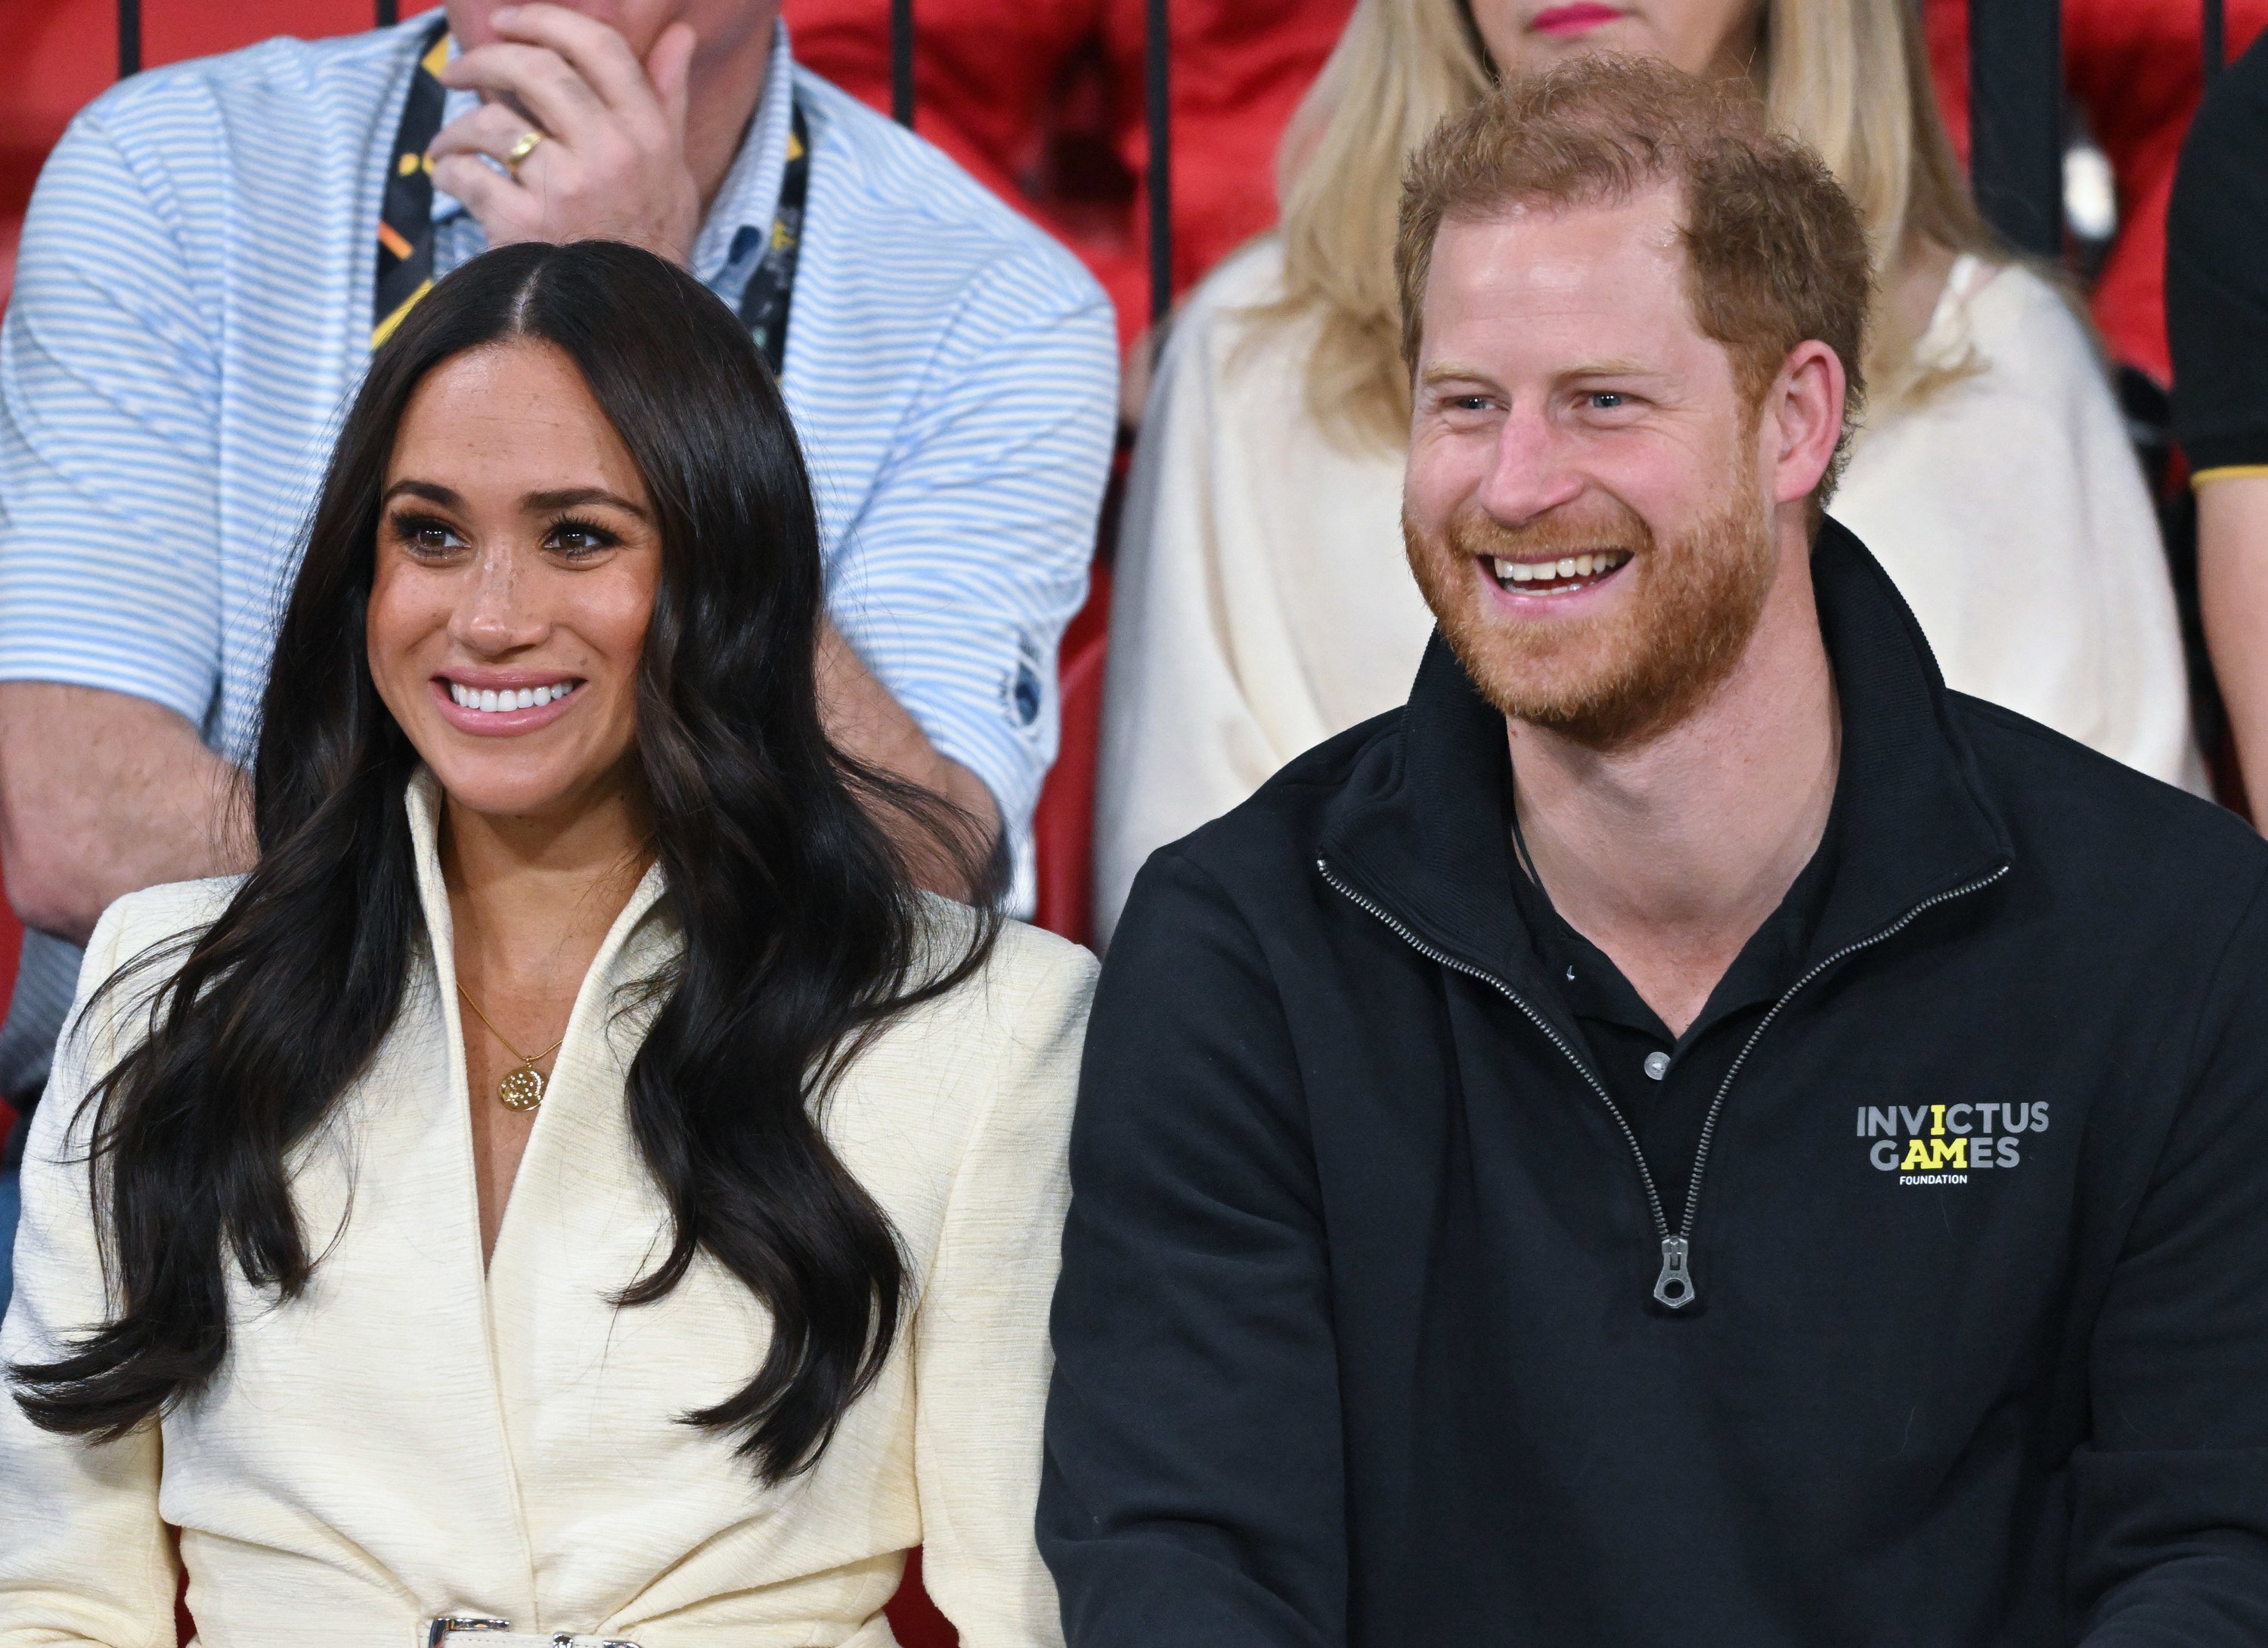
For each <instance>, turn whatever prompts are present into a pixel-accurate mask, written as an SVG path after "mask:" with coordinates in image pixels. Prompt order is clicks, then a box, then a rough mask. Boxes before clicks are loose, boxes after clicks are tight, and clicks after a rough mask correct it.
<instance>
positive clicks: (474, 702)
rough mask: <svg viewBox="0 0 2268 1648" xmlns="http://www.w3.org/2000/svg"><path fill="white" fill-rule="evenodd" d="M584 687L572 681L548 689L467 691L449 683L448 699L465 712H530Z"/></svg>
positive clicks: (506, 688) (472, 688)
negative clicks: (454, 701)
mask: <svg viewBox="0 0 2268 1648" xmlns="http://www.w3.org/2000/svg"><path fill="white" fill-rule="evenodd" d="M582 684H583V683H582V682H580V681H555V682H553V683H552V684H551V685H550V686H549V687H520V688H512V687H504V688H495V687H467V686H465V685H464V684H463V683H461V682H459V681H451V682H450V683H449V696H450V697H452V698H453V699H454V700H456V702H457V703H459V704H460V706H462V707H463V708H465V709H467V710H533V709H534V708H535V706H536V705H538V704H547V703H551V702H552V701H553V700H554V699H556V698H564V697H565V696H566V695H568V694H569V693H571V692H573V691H574V690H575V689H576V688H578V687H580V686H581V685H582Z"/></svg>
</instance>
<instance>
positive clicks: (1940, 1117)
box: [1929, 1105, 1945, 1135]
mask: <svg viewBox="0 0 2268 1648" xmlns="http://www.w3.org/2000/svg"><path fill="white" fill-rule="evenodd" d="M1929 1130H1930V1132H1931V1133H1932V1134H1933V1135H1935V1134H1940V1133H1942V1132H1944V1131H1945V1107H1944V1106H1943V1105H1932V1106H1930V1107H1929Z"/></svg>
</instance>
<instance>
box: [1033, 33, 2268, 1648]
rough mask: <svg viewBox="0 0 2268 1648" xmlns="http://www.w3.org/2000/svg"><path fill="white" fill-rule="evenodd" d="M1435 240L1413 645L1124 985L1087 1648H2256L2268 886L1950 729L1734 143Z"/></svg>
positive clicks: (1064, 1395)
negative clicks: (2038, 1647)
mask: <svg viewBox="0 0 2268 1648" xmlns="http://www.w3.org/2000/svg"><path fill="white" fill-rule="evenodd" d="M1401 237H1402V238H1401V245H1400V256H1399V263H1400V269H1401V275H1402V301H1403V342H1404V353H1405V356H1406V357H1407V359H1408V361H1409V363H1410V371H1411V382H1412V389H1413V400H1414V405H1415V411H1414V416H1413V419H1412V423H1411V426H1410V453H1409V463H1408V470H1407V476H1406V482H1405V490H1404V514H1403V521H1404V529H1405V536H1406V539H1407V548H1408V553H1409V556H1410V564H1411V567H1412V569H1413V570H1414V571H1415V572H1416V574H1417V577H1418V581H1419V584H1420V585H1421V586H1422V587H1423V588H1424V590H1425V595H1426V598H1427V600H1429V602H1430V603H1431V605H1432V608H1433V611H1434V613H1435V614H1436V615H1437V616H1438V618H1439V620H1440V635H1439V636H1437V639H1436V642H1435V644H1434V645H1433V646H1432V649H1431V650H1430V651H1429V652H1428V653H1427V655H1426V658H1425V663H1424V665H1423V666H1422V667H1421V669H1420V671H1419V673H1418V680H1417V682H1416V684H1415V686H1414V687H1413V688H1412V690H1411V693H1410V701H1409V703H1408V704H1407V705H1406V706H1405V708H1404V709H1403V710H1401V711H1400V712H1399V713H1397V714H1395V715H1392V716H1388V717H1381V718H1380V719H1379V720H1377V721H1373V722H1372V723H1370V724H1368V725H1364V726H1360V727H1357V728H1355V729H1354V730H1353V731H1351V732H1348V733H1346V734H1344V736H1342V737H1340V738H1337V739H1333V740H1331V741H1330V742H1329V743H1327V744H1324V745H1322V746H1321V747H1318V748H1317V749H1315V750H1314V751H1312V752H1310V753H1309V754H1307V755H1305V756H1303V757H1301V758H1300V760H1298V761H1294V762H1293V763H1292V765H1291V766H1290V767H1288V768H1286V769H1285V770H1284V771H1283V772H1282V773H1281V774H1279V775H1278V776H1277V777H1276V778H1275V779H1274V780H1273V781H1272V782H1271V783H1270V784H1269V785H1268V786H1267V787H1266V788H1265V789H1263V791H1261V792H1260V793H1259V794H1258V795H1257V796H1256V797H1255V798H1254V799H1253V800H1252V801H1251V802H1249V803H1248V804H1247V805H1246V806H1243V807H1241V808H1240V809H1239V810H1238V811H1236V812H1235V813H1231V814H1230V815H1229V816H1228V817H1226V819H1223V820H1219V821H1218V822H1216V823H1214V824H1212V825H1210V826H1208V827H1206V828H1204V829H1202V830H1200V831H1198V832H1197V834H1195V835H1191V836H1189V838H1188V839H1186V840H1185V841H1182V842H1179V843H1177V844H1176V845H1175V846H1173V847H1170V848H1167V849H1166V850H1163V851H1161V852H1160V853H1159V854H1158V855H1156V856H1155V857H1152V859H1151V861H1150V863H1149V864H1148V866H1147V867H1146V868H1145V871H1144V872H1143V873H1142V876H1141V878H1140V879H1139V880H1138V881H1137V883H1136V884H1135V888H1134V893H1133V896H1132V899H1131V901H1130V903H1129V904H1128V906H1127V909H1126V914H1125V917H1124V919H1123V922H1122V923H1121V925H1120V926H1119V928H1118V930H1117V933H1116V938H1115V941H1114V943H1113V945H1112V948H1111V953H1110V955H1109V958H1108V961H1107V963H1106V965H1105V967H1104V971H1103V976H1102V981H1101V987H1100V992H1099V995H1098V997H1097V1000H1096V1004H1095V1010H1094V1024H1093V1029H1092V1031H1091V1034H1090V1036H1089V1040H1088V1043H1087V1056H1086V1073H1085V1078H1084V1085H1083V1087H1082V1092H1081V1095H1080V1111H1079V1120H1078V1124H1077V1127H1076V1129H1075V1132H1074V1137H1073V1143H1072V1152H1071V1173H1072V1181H1073V1189H1074V1195H1073V1201H1072V1207H1071V1220H1070V1224H1069V1226H1068V1228H1067V1229H1066V1231H1065V1233H1064V1272H1063V1280H1062V1283H1061V1285H1060V1287H1059V1289H1058V1291H1057V1301H1056V1316H1055V1343H1056V1350H1057V1358H1058V1362H1057V1374H1056V1383H1055V1388H1054V1392H1053V1395H1052V1397H1051V1400H1050V1404H1049V1419H1048V1433H1047V1462H1046V1475H1045V1478H1044V1486H1043V1489H1042V1499H1041V1515H1040V1538H1041V1545H1042V1550H1043V1552H1044V1553H1045V1554H1046V1556H1047V1557H1048V1560H1049V1565H1050V1566H1051V1568H1052V1569H1053V1571H1054V1573H1055V1576H1056V1579H1057V1585H1058V1587H1059V1590H1060V1593H1061V1596H1062V1602H1063V1609H1064V1625H1065V1630H1066V1634H1067V1637H1068V1639H1069V1642H1070V1644H1071V1648H1120V1645H1121V1644H1123V1645H1124V1648H1136V1645H1137V1644H1140V1645H1141V1648H1154V1644H1160V1643H1170V1644H1175V1648H1202V1645H1206V1644H1221V1645H1222V1648H1228V1645H1230V1644H1234V1645H1235V1648H1256V1645H1260V1644H1285V1648H1291V1645H1292V1644H1300V1648H1309V1645H1314V1644H1330V1645H1332V1648H1337V1645H1338V1644H1349V1645H1351V1648H1369V1645H1372V1644H1413V1645H1414V1644H1477V1643H1491V1644H1497V1643H1505V1644H1570V1643H1580V1644H1659V1643H1666V1642H1669V1641H1673V1640H1674V1641H1677V1642H1680V1643H1684V1644H1725V1645H1726V1648H1734V1645H1737V1648H1772V1645H1777V1644H1787V1645H1789V1648H1795V1645H1797V1644H1807V1645H1810V1644H1824V1643H1838V1644H1841V1643H1850V1644H1858V1643H1883V1644H1909V1643H1917V1644H1918V1643H1928V1644H1955V1643H1962V1644H1987V1643H1990V1644H2066V1643H2081V1642H2083V1643H2087V1644H2097V1645H2098V1648H2100V1645H2103V1644H2111V1643H2114V1642H2115V1643H2118V1644H2175V1643H2180V1644H2257V1643H2260V1642H2262V1641H2268V1494H2264V1492H2263V1491H2262V1484H2263V1483H2264V1482H2268V1405H2264V1404H2263V1403H2262V1402H2261V1401H2260V1400H2259V1394H2258V1393H2259V1391H2260V1389H2261V1388H2262V1387H2263V1383H2264V1381H2268V1309H2264V1308H2263V1306H2262V1301H2263V1300H2264V1299H2268V1196H2264V1195H2263V1194H2262V1188H2263V1185H2262V1173H2263V1164H2264V1163H2268V844H2264V843H2263V842H2261V840H2260V839H2259V838H2258V837H2257V836H2256V835H2253V834H2252V833H2251V832H2250V831H2249V830H2247V829H2246V828H2243V826H2242V824H2241V823H2240V822H2238V821H2237V820H2235V819H2234V818H2233V817H2231V816H2229V815H2228V814H2225V813H2219V812H2217V811H2215V810H2214V809H2213V808H2212V807H2210V806H2206V805H2205V804H2204V803H2202V802H2199V801H2198V800H2196V799H2194V798H2191V797H2189V796H2186V795H2183V794H2182V793H2180V792H2178V791H2175V790H2173V789H2171V788H2169V787H2168V786H2165V785H2163V784H2158V783H2155V782H2154V781H2152V780H2150V779H2147V778H2144V777H2140V776H2137V775H2135V774H2133V773H2132V772H2130V771H2127V770H2126V769H2122V768H2120V767H2118V766H2117V765H2116V764H2115V763H2113V762H2110V761H2106V760H2104V759H2102V758H2101V757H2099V756H2096V755H2095V754H2091V753H2089V752H2088V751H2087V750H2086V749H2084V748H2082V747H2080V746H2079V745H2077V744H2075V743H2073V742H2072V741H2070V740H2069V739H2064V738H2061V737H2059V736H2058V735H2057V734H2055V733H2053V732H2049V731H2048V730H2046V729H2045V728H2043V727H2040V726H2037V725H2034V724H2032V723H2030V722H2028V721H2026V720H2024V719H2023V718H2022V717H2019V716H2016V715H2014V714H2012V713H2010V712H2008V711H2006V710H1999V709H1996V708H1994V707H1992V706H1991V705H1989V704H1986V703H1982V702H1980V701H1977V700H1975V699H1970V698H1965V697H1962V696H1961V695H1957V694H1954V693H1950V692H1948V691H1947V689H1946V688H1945V686H1944V683H1943V681H1941V679H1940V677H1939V675H1938V673H1937V669H1936V666H1935V665H1934V663H1933V660H1932V658H1931V657H1930V655H1929V651H1928V649H1927V646H1926V644H1925V643H1924V641H1923V639H1922V636H1921V633H1920V631H1919V629H1918V628H1917V627H1916V626H1915V624H1914V622H1913V619H1912V617H1911V614H1909V613H1908V612H1907V610H1906V608H1905V607H1904V603H1903V602H1902V601H1901V600H1900V599H1899V597H1898V594H1897V592H1896V589H1895V588H1894V587H1893V586H1892V585H1891V583H1890V581H1889V578H1887V577H1886V576H1885V575H1884V574H1883V572H1882V570H1881V568H1880V567H1879V566H1878V565H1877V564H1876V563H1874V560H1873V558H1872V557H1871V556H1870V555H1868V554H1867V551H1866V549H1865V548H1864V547H1863V546H1862V545H1860V544H1859V541H1857V540H1856V539H1855V538H1854V537H1852V535H1851V533H1849V532H1848V531H1846V530H1845V529H1844V528H1843V527H1841V526H1837V524H1835V523H1834V522H1832V521H1830V520H1829V519H1827V518H1826V515H1825V512H1824V511H1825V506H1826V504H1827V502H1828V499H1829V497H1830V494H1831V491H1832V488H1833V482H1834V478H1835V474H1836V470H1837V461H1838V458H1839V454H1840V452H1841V450H1842V447H1843V444H1844V442H1845V438H1846V436H1847V433H1848V430H1849V427H1850V424H1851V421H1852V416H1853V415H1854V413H1855V410H1856V408H1857V407H1858V405H1859V398H1860V386H1859V382H1858V370H1859V368H1858V363H1859V358H1860V352H1861V351H1860V345H1861V342H1862V337H1863V333H1864V327H1865V320H1866V313H1867V298H1868V275H1867V269H1868V257H1867V246H1866V244H1865V241H1864V238H1863V234H1862V232H1861V230H1860V227H1859V220H1858V217H1857V216H1856V214H1855V212H1854V211H1853V210H1852V206H1851V204H1850V202H1849V201H1848V200H1847V199H1846V198H1845V196H1844V195H1842V193H1841V192H1840V190H1839V189H1837V187H1836V185H1835V184H1834V182H1833V180H1832V179H1831V178H1830V175H1829V173H1828V172H1827V170H1826V168H1825V167H1824V166H1823V165H1822V164H1821V163H1820V162H1819V160H1818V159H1817V158H1816V157H1815V156H1813V155H1812V154H1810V153H1809V152H1808V151H1806V150H1805V149H1803V148H1802V147H1801V146H1800V144H1798V143H1794V142H1793V141H1790V140H1786V139H1783V138H1777V137H1772V136H1766V135H1764V133H1763V132H1762V131H1761V129H1759V126H1758V124H1757V122H1756V118H1755V112H1754V111H1753V109H1752V108H1751V107H1750V106H1749V104H1748V103H1747V102H1746V101H1745V100H1744V99H1742V97H1741V96H1740V95H1738V93H1737V92H1736V91H1734V90H1731V89H1716V88H1711V87H1708V86H1705V85H1701V84H1700V83H1698V82H1696V81H1692V80H1689V79H1686V78H1684V77H1681V76H1679V75H1677V74H1675V72H1674V71H1671V70H1667V69H1664V68H1661V67H1657V66H1652V65H1648V64H1645V63H1622V64H1613V63H1601V62H1593V63H1580V64H1576V65H1573V66H1572V67H1570V68H1567V69H1565V70H1558V71H1555V72H1554V73H1552V74H1550V75H1548V76H1545V77H1541V78H1539V79H1535V80H1532V81H1528V82H1524V83H1521V84H1518V85H1510V86H1507V87H1504V88H1501V89H1499V91H1498V92H1495V93H1493V94H1492V95H1491V97H1489V98H1488V99H1484V100H1483V101H1482V102H1481V103H1480V104H1479V105H1478V106H1477V107H1476V108H1474V109H1473V110H1471V111H1470V112H1469V113H1468V114H1461V115H1458V116H1455V117H1453V118H1452V119H1451V120H1450V121H1447V123H1445V125H1444V126H1443V128H1442V129H1440V131H1439V132H1438V133H1437V134H1436V135H1435V136H1434V137H1433V139H1432V142H1431V143H1429V144H1428V146H1427V147H1426V148H1425V151H1423V152H1422V153H1421V154H1420V155H1419V156H1418V158H1416V160H1415V161H1414V162H1413V164H1412V166H1411V168H1410V173H1409V176H1408V179H1407V180H1406V183H1405V188H1404V194H1403V209H1402V224H1401ZM1386 552H1388V551H1387V548H1386V547H1385V546H1381V553H1386Z"/></svg>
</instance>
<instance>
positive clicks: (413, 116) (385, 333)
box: [370, 18, 811, 378]
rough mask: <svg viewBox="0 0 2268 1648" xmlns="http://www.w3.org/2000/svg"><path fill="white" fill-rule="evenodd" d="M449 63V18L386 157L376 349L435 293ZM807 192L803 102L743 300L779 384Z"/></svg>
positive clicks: (430, 48) (415, 75) (422, 58)
mask: <svg viewBox="0 0 2268 1648" xmlns="http://www.w3.org/2000/svg"><path fill="white" fill-rule="evenodd" d="M448 62H449V25H448V22H447V20H446V18H445V19H443V20H442V21H440V22H438V23H436V24H435V25H434V26H433V27H432V29H431V31H430V32H429V33H427V34H426V36H425V39H424V40H423V44H422V45H421V46H420V47H419V48H418V53H417V63H416V67H415V68H414V69H413V70H411V72H410V79H409V98H408V99H407V100H406V101H405V102H404V103H403V105H402V109H401V128H400V129H398V130H397V131H396V132H395V133H394V146H393V148H392V149H391V150H390V151H388V154H387V167H386V194H385V196H384V198H383V200H382V201H381V202H380V204H379V217H378V278H377V289H376V291H375V292H374V293H373V301H372V327H371V333H370V346H371V348H372V349H377V348H378V347H379V345H380V344H382V343H384V342H386V340H387V338H389V337H392V336H393V335H394V328H395V327H398V326H400V325H401V321H402V318H403V317H404V316H406V315H407V314H409V312H410V311H411V310H412V309H414V308H416V306H417V300H418V299H419V298H423V297H424V295H425V294H426V293H427V292H429V291H432V290H433V162H432V161H431V158H428V157H427V155H426V152H425V151H426V150H428V149H429V148H431V146H432V143H433V139H434V138H435V137H437V136H439V135H440V131H441V110H442V106H443V103H444V102H445V101H446V99H447V97H448V88H447V87H446V86H444V85H442V84H441V81H440V74H441V70H443V69H444V68H446V66H447V65H448ZM810 186H811V130H810V128H809V127H808V126H806V124H805V123H804V118H803V105H802V104H801V103H800V102H798V103H796V104H794V105H793V106H792V108H791V110H790V123H789V131H788V142H787V166H786V168H785V170H784V171H783V172H782V173H781V175H780V192H779V204H778V205H777V207H775V208H774V209H773V211H772V224H771V233H770V236H769V237H767V239H766V240H765V242H764V251H763V256H762V258H761V259H760V260H758V261H757V264H756V267H755V270H754V271H753V272H752V273H751V274H750V275H749V276H748V283H747V285H746V286H745V287H743V288H742V289H741V292H740V320H741V322H742V324H744V325H745V326H747V328H748V332H749V334H750V335H751V336H753V337H754V338H755V342H756V347H757V348H759V349H762V351H763V353H764V358H765V359H766V360H767V361H769V362H770V364H771V369H772V376H774V377H775V378H777V377H778V376H779V374H780V372H781V371H782V370H783V369H784V366H785V364H786V362H787V320H788V305H789V304H790V303H791V302H792V300H793V298H794V297H795V266H796V260H797V254H799V252H800V251H801V250H802V246H803V204H804V196H805V195H806V193H807V192H808V190H809V188H810Z"/></svg>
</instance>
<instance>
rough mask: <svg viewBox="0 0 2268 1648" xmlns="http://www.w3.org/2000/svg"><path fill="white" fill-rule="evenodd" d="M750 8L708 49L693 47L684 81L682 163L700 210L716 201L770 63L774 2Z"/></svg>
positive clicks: (706, 46)
mask: <svg viewBox="0 0 2268 1648" xmlns="http://www.w3.org/2000/svg"><path fill="white" fill-rule="evenodd" d="M752 11H755V12H757V13H761V16H756V17H752V18H750V20H749V23H748V26H747V27H746V28H744V29H741V30H740V31H738V32H736V33H734V34H733V36H732V38H730V39H728V40H719V41H718V42H717V44H716V45H715V46H714V47H713V48H712V47H711V45H710V44H709V43H708V42H706V41H703V43H702V44H701V45H699V46H697V47H696V48H694V53H693V69H692V74H691V77H690V80H689V83H688V85H687V98H686V105H687V107H686V114H685V165H686V169H687V170H688V171H689V172H691V173H693V181H694V184H695V186H696V188H698V189H699V190H700V192H701V215H702V217H704V218H706V217H708V215H709V209H710V208H711V207H712V206H714V205H715V204H716V203H717V191H718V190H719V189H721V188H724V187H725V174H726V173H729V172H731V171H732V169H733V159H734V158H735V157H737V156H738V155H739V154H740V144H741V143H743V142H744V141H746V139H747V135H748V122H749V121H752V120H754V119H755V114H756V105H757V104H758V103H759V102H761V101H762V99H763V94H764V77H765V75H766V73H767V72H768V70H770V66H771V53H772V34H773V28H772V24H773V22H774V20H775V19H776V18H777V17H778V16H779V7H778V6H777V5H776V4H775V5H760V6H756V7H754V8H752Z"/></svg>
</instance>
